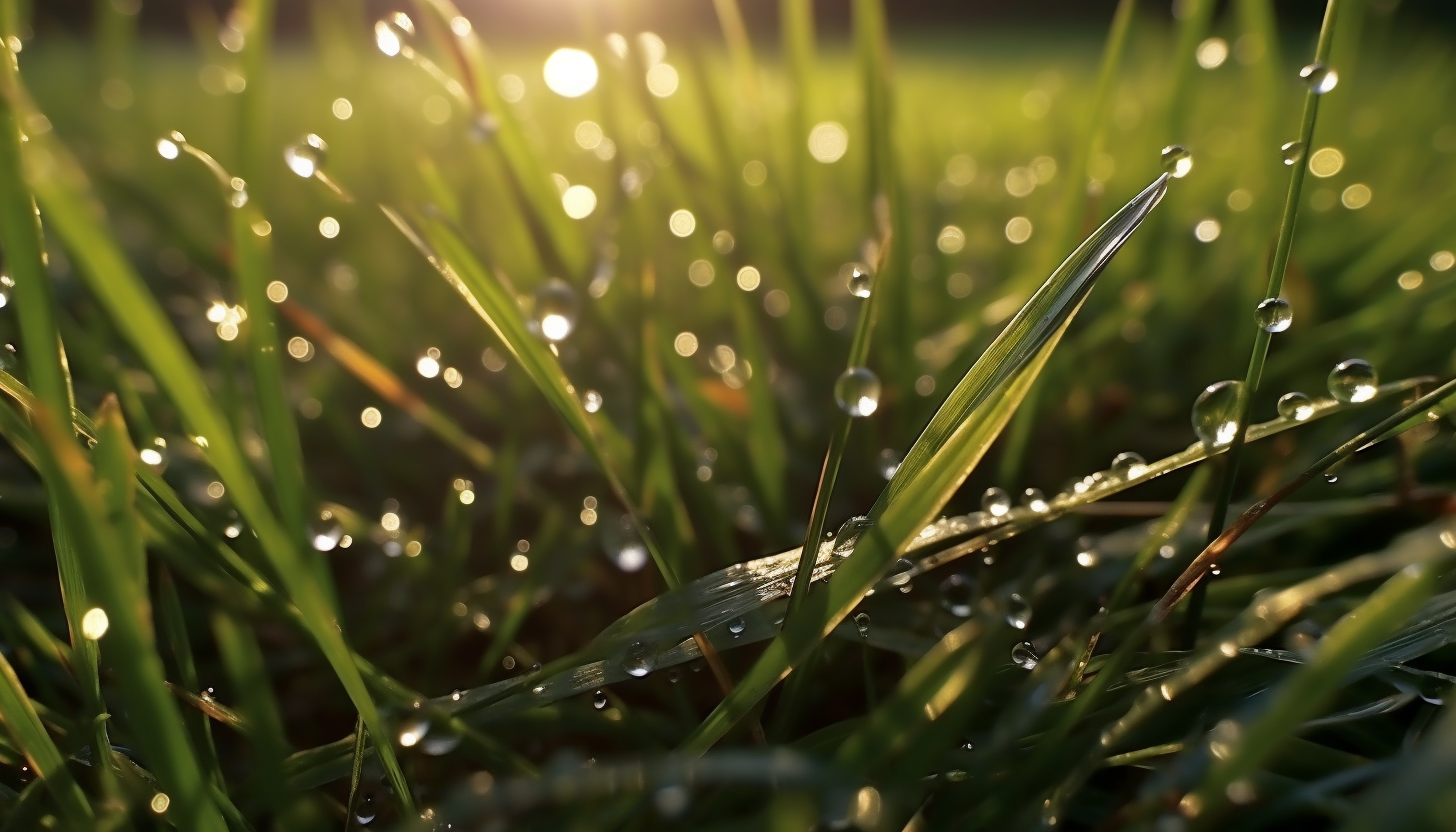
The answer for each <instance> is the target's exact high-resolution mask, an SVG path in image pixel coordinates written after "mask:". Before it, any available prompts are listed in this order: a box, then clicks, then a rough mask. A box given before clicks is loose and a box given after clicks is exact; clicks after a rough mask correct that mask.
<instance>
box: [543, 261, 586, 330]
mask: <svg viewBox="0 0 1456 832" xmlns="http://www.w3.org/2000/svg"><path fill="white" fill-rule="evenodd" d="M580 305H581V304H580V301H578V300H577V297H576V290H575V289H573V288H571V284H569V283H567V282H566V281H564V280H562V279H561V278H559V277H553V278H550V279H549V280H547V281H546V282H545V283H543V284H541V286H540V288H538V289H537V290H536V305H535V318H536V326H538V327H540V330H541V335H542V336H544V337H545V338H546V340H548V341H561V340H564V339H565V338H566V337H567V336H568V335H570V334H571V330H572V329H574V328H575V327H576V315H577V312H578V310H579V309H580Z"/></svg>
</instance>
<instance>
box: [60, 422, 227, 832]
mask: <svg viewBox="0 0 1456 832" xmlns="http://www.w3.org/2000/svg"><path fill="white" fill-rule="evenodd" d="M37 409H38V410H39V409H41V407H40V406H38V407H37ZM106 410H107V412H106V413H105V414H104V415H103V418H102V421H103V422H108V421H112V422H114V421H119V419H120V414H119V412H117V410H116V408H115V404H114V402H113V403H112V404H110V405H109V407H108V408H107V409H106ZM53 421H54V420H53V419H48V418H37V419H36V424H37V428H38V431H37V432H38V434H39V437H40V440H41V441H40V442H39V443H38V444H37V445H36V446H35V451H36V455H37V457H38V458H39V460H40V465H41V470H42V471H43V472H45V475H46V477H45V478H46V480H47V482H48V483H51V484H52V485H51V499H52V500H54V501H55V502H58V503H63V504H65V505H66V506H67V513H68V514H69V515H70V516H72V517H74V518H76V519H77V520H78V521H79V522H77V523H76V525H75V526H74V527H73V528H72V529H71V532H72V533H73V534H74V535H75V537H76V544H77V546H76V551H77V553H78V555H79V559H80V561H81V566H82V568H83V569H84V570H85V572H86V574H87V577H88V578H89V579H90V580H89V582H88V584H89V585H90V586H91V587H92V593H93V597H94V601H95V602H96V603H97V605H98V608H99V609H100V610H102V611H103V613H104V615H105V620H106V621H107V626H106V627H105V628H103V629H102V630H101V632H102V633H104V634H105V635H104V637H105V638H106V639H107V641H106V645H107V649H108V653H109V654H110V655H113V656H114V657H115V661H114V662H113V663H112V667H113V669H114V671H115V673H116V677H117V680H118V681H119V682H120V684H121V688H122V691H123V693H124V694H125V695H126V701H127V707H128V717H129V722H130V723H131V725H132V729H133V731H132V732H133V734H134V736H135V740H136V743H137V745H138V747H139V748H140V749H141V750H142V752H143V753H144V754H145V755H146V758H147V760H148V762H149V764H150V765H151V767H152V770H153V773H154V774H155V775H156V777H157V780H158V782H159V783H160V784H161V786H162V788H163V789H164V790H165V791H166V793H167V795H168V797H169V799H170V803H171V806H172V809H171V810H169V811H170V814H171V817H172V818H174V819H175V821H176V822H177V823H178V824H180V825H183V826H186V827H189V828H193V829H199V830H208V831H209V832H224V830H226V828H227V826H226V824H225V823H224V822H223V819H222V816H221V815H220V814H219V813H218V810H217V807H216V806H215V805H213V802H212V799H211V797H210V795H209V790H208V788H207V785H206V784H205V783H204V781H203V778H202V776H201V771H200V769H199V767H198V765H197V761H196V758H195V756H194V755H193V753H192V748H191V746H190V745H189V744H188V742H187V731H186V728H185V727H184V726H183V723H182V715H181V713H179V712H178V710H177V707H176V704H175V702H173V700H172V697H171V695H170V694H169V693H168V692H167V687H166V681H165V671H164V670H163V668H162V659H161V656H160V655H159V654H158V652H157V649H156V645H155V640H154V638H153V635H152V627H151V611H150V608H151V605H150V603H148V601H147V598H146V596H145V595H144V594H143V593H142V591H141V587H139V586H138V585H137V584H136V581H135V579H134V576H133V574H132V568H133V567H132V561H131V560H130V559H128V557H127V555H126V554H125V552H124V550H123V549H121V547H120V546H119V545H118V541H119V539H120V538H119V535H118V534H117V532H116V530H115V529H114V528H113V527H112V525H111V524H110V523H109V522H108V521H107V517H106V508H105V503H104V501H103V498H102V496H101V494H100V493H99V489H98V487H97V483H96V481H95V479H94V472H93V471H92V469H91V466H90V464H89V463H88V462H87V461H86V459H85V456H84V455H83V454H82V452H81V450H80V448H78V447H76V445H75V443H74V442H73V441H72V435H73V433H72V431H70V430H66V431H65V432H64V433H58V432H56V431H53V430H51V429H50V425H51V423H52V422H53ZM110 432H111V431H110V430H107V431H103V435H104V434H106V433H110ZM101 441H105V438H103V439H102V440H101ZM93 617H94V616H93ZM93 632H95V630H94V624H93ZM108 751H109V749H108Z"/></svg>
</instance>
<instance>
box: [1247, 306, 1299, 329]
mask: <svg viewBox="0 0 1456 832" xmlns="http://www.w3.org/2000/svg"><path fill="white" fill-rule="evenodd" d="M1254 321H1255V323H1257V324H1258V325H1259V328H1260V329H1263V330H1264V331H1265V332H1283V331H1284V330H1286V329H1288V328H1289V325H1290V324H1291V323H1293V322H1294V309H1293V308H1292V307H1290V305H1289V301H1287V300H1285V299H1284V298H1264V299H1263V300H1261V301H1259V305H1258V306H1256V307H1254Z"/></svg>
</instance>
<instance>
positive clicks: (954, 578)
mask: <svg viewBox="0 0 1456 832" xmlns="http://www.w3.org/2000/svg"><path fill="white" fill-rule="evenodd" d="M975 596H976V583H975V581H974V580H972V579H971V578H970V577H968V576H966V575H964V574H961V573H956V574H954V575H951V576H949V577H947V578H946V579H945V580H943V581H941V582H940V606H941V608H943V609H944V610H945V611H946V612H948V613H950V614H951V615H954V616H956V617H957V618H965V617H967V616H969V615H970V614H971V611H972V609H973V606H972V605H973V604H974V603H975V600H976V597H975Z"/></svg>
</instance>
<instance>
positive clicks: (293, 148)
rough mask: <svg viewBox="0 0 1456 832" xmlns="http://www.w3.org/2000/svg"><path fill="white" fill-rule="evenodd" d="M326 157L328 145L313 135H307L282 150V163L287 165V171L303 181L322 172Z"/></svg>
mask: <svg viewBox="0 0 1456 832" xmlns="http://www.w3.org/2000/svg"><path fill="white" fill-rule="evenodd" d="M328 157H329V145H328V143H327V142H325V141H324V140H323V139H321V138H319V137H318V136H317V135H316V134H314V133H309V134H308V135H307V136H304V137H303V138H301V139H299V140H298V141H296V142H294V143H293V144H291V145H289V146H288V147H286V148H284V149H283V161H284V162H286V163H287V164H288V169H289V170H291V171H293V172H294V173H296V174H298V175H299V176H302V177H303V178H304V179H309V178H311V177H312V176H313V175H314V174H315V173H318V172H319V171H320V170H322V169H323V166H324V162H325V161H327V160H328Z"/></svg>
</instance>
